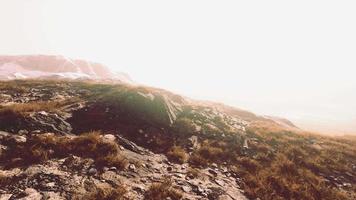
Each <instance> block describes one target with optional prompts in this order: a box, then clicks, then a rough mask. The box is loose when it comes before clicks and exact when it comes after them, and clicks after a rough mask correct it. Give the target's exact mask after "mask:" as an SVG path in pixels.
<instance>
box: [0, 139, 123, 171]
mask: <svg viewBox="0 0 356 200" xmlns="http://www.w3.org/2000/svg"><path fill="white" fill-rule="evenodd" d="M71 154H72V155H76V156H80V157H84V158H92V159H93V160H94V161H95V164H96V165H97V166H98V167H104V166H115V167H117V168H119V169H124V168H125V167H126V166H127V163H128V161H127V160H126V158H124V157H123V156H122V155H120V149H119V147H118V145H117V144H116V143H114V142H109V141H106V140H104V139H103V138H101V133H100V132H90V133H85V134H82V135H80V136H75V137H66V136H56V135H53V134H51V135H37V136H31V137H30V138H28V140H27V142H26V143H25V144H23V145H16V146H13V147H11V148H10V150H9V151H7V152H5V154H4V155H3V156H2V157H1V161H3V162H5V163H4V164H6V165H10V166H11V165H18V164H22V165H26V164H27V165H28V164H32V163H36V162H44V161H46V160H48V159H52V158H62V157H66V156H68V155H71ZM13 158H21V160H22V161H21V162H20V163H9V162H6V160H12V159H13Z"/></svg>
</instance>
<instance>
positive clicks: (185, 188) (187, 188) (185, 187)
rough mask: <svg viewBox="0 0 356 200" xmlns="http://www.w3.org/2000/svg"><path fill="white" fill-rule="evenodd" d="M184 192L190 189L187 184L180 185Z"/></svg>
mask: <svg viewBox="0 0 356 200" xmlns="http://www.w3.org/2000/svg"><path fill="white" fill-rule="evenodd" d="M182 190H183V191H184V192H190V191H191V190H192V189H191V188H190V187H189V186H182Z"/></svg>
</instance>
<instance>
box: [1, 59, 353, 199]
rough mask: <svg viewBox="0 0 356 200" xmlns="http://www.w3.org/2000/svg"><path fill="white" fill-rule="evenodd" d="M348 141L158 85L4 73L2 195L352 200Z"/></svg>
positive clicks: (77, 197)
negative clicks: (14, 76)
mask: <svg viewBox="0 0 356 200" xmlns="http://www.w3.org/2000/svg"><path fill="white" fill-rule="evenodd" d="M0 60H1V59H0ZM57 72H62V71H56V73H57ZM355 146H356V138H354V137H352V136H345V137H326V136H320V135H315V134H311V133H305V132H303V131H302V130H300V129H298V128H297V127H295V126H294V125H293V124H292V123H291V122H289V121H288V120H285V119H280V118H276V117H263V116H258V115H255V114H253V113H250V112H248V111H244V110H240V109H237V108H233V107H229V106H226V105H223V104H217V103H212V102H202V101H195V100H191V99H187V98H184V97H182V96H179V95H176V94H173V93H171V92H169V91H165V90H162V89H157V88H150V87H143V86H133V85H129V84H122V83H120V84H108V83H97V82H96V81H95V82H93V81H64V80H42V81H34V80H14V81H4V82H0V199H21V198H27V199H30V198H32V199H152V200H153V199H155V200H157V199H172V200H175V199H209V200H212V199H221V200H229V199H236V200H237V199H261V200H264V199H315V200H316V199H330V200H331V199H332V200H334V199H340V200H341V199H355V198H356V196H355V195H356V148H355Z"/></svg>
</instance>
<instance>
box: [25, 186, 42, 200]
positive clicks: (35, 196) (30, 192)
mask: <svg viewBox="0 0 356 200" xmlns="http://www.w3.org/2000/svg"><path fill="white" fill-rule="evenodd" d="M25 193H26V197H24V198H21V199H20V200H41V199H42V195H41V194H40V193H39V192H37V190H35V189H33V188H26V189H25Z"/></svg>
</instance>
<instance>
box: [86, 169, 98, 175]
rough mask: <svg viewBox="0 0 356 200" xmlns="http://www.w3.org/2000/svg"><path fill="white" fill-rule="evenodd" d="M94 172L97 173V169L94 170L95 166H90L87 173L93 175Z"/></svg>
mask: <svg viewBox="0 0 356 200" xmlns="http://www.w3.org/2000/svg"><path fill="white" fill-rule="evenodd" d="M96 173H98V170H96V169H95V168H90V169H89V170H88V174H89V175H95V174H96Z"/></svg>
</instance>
